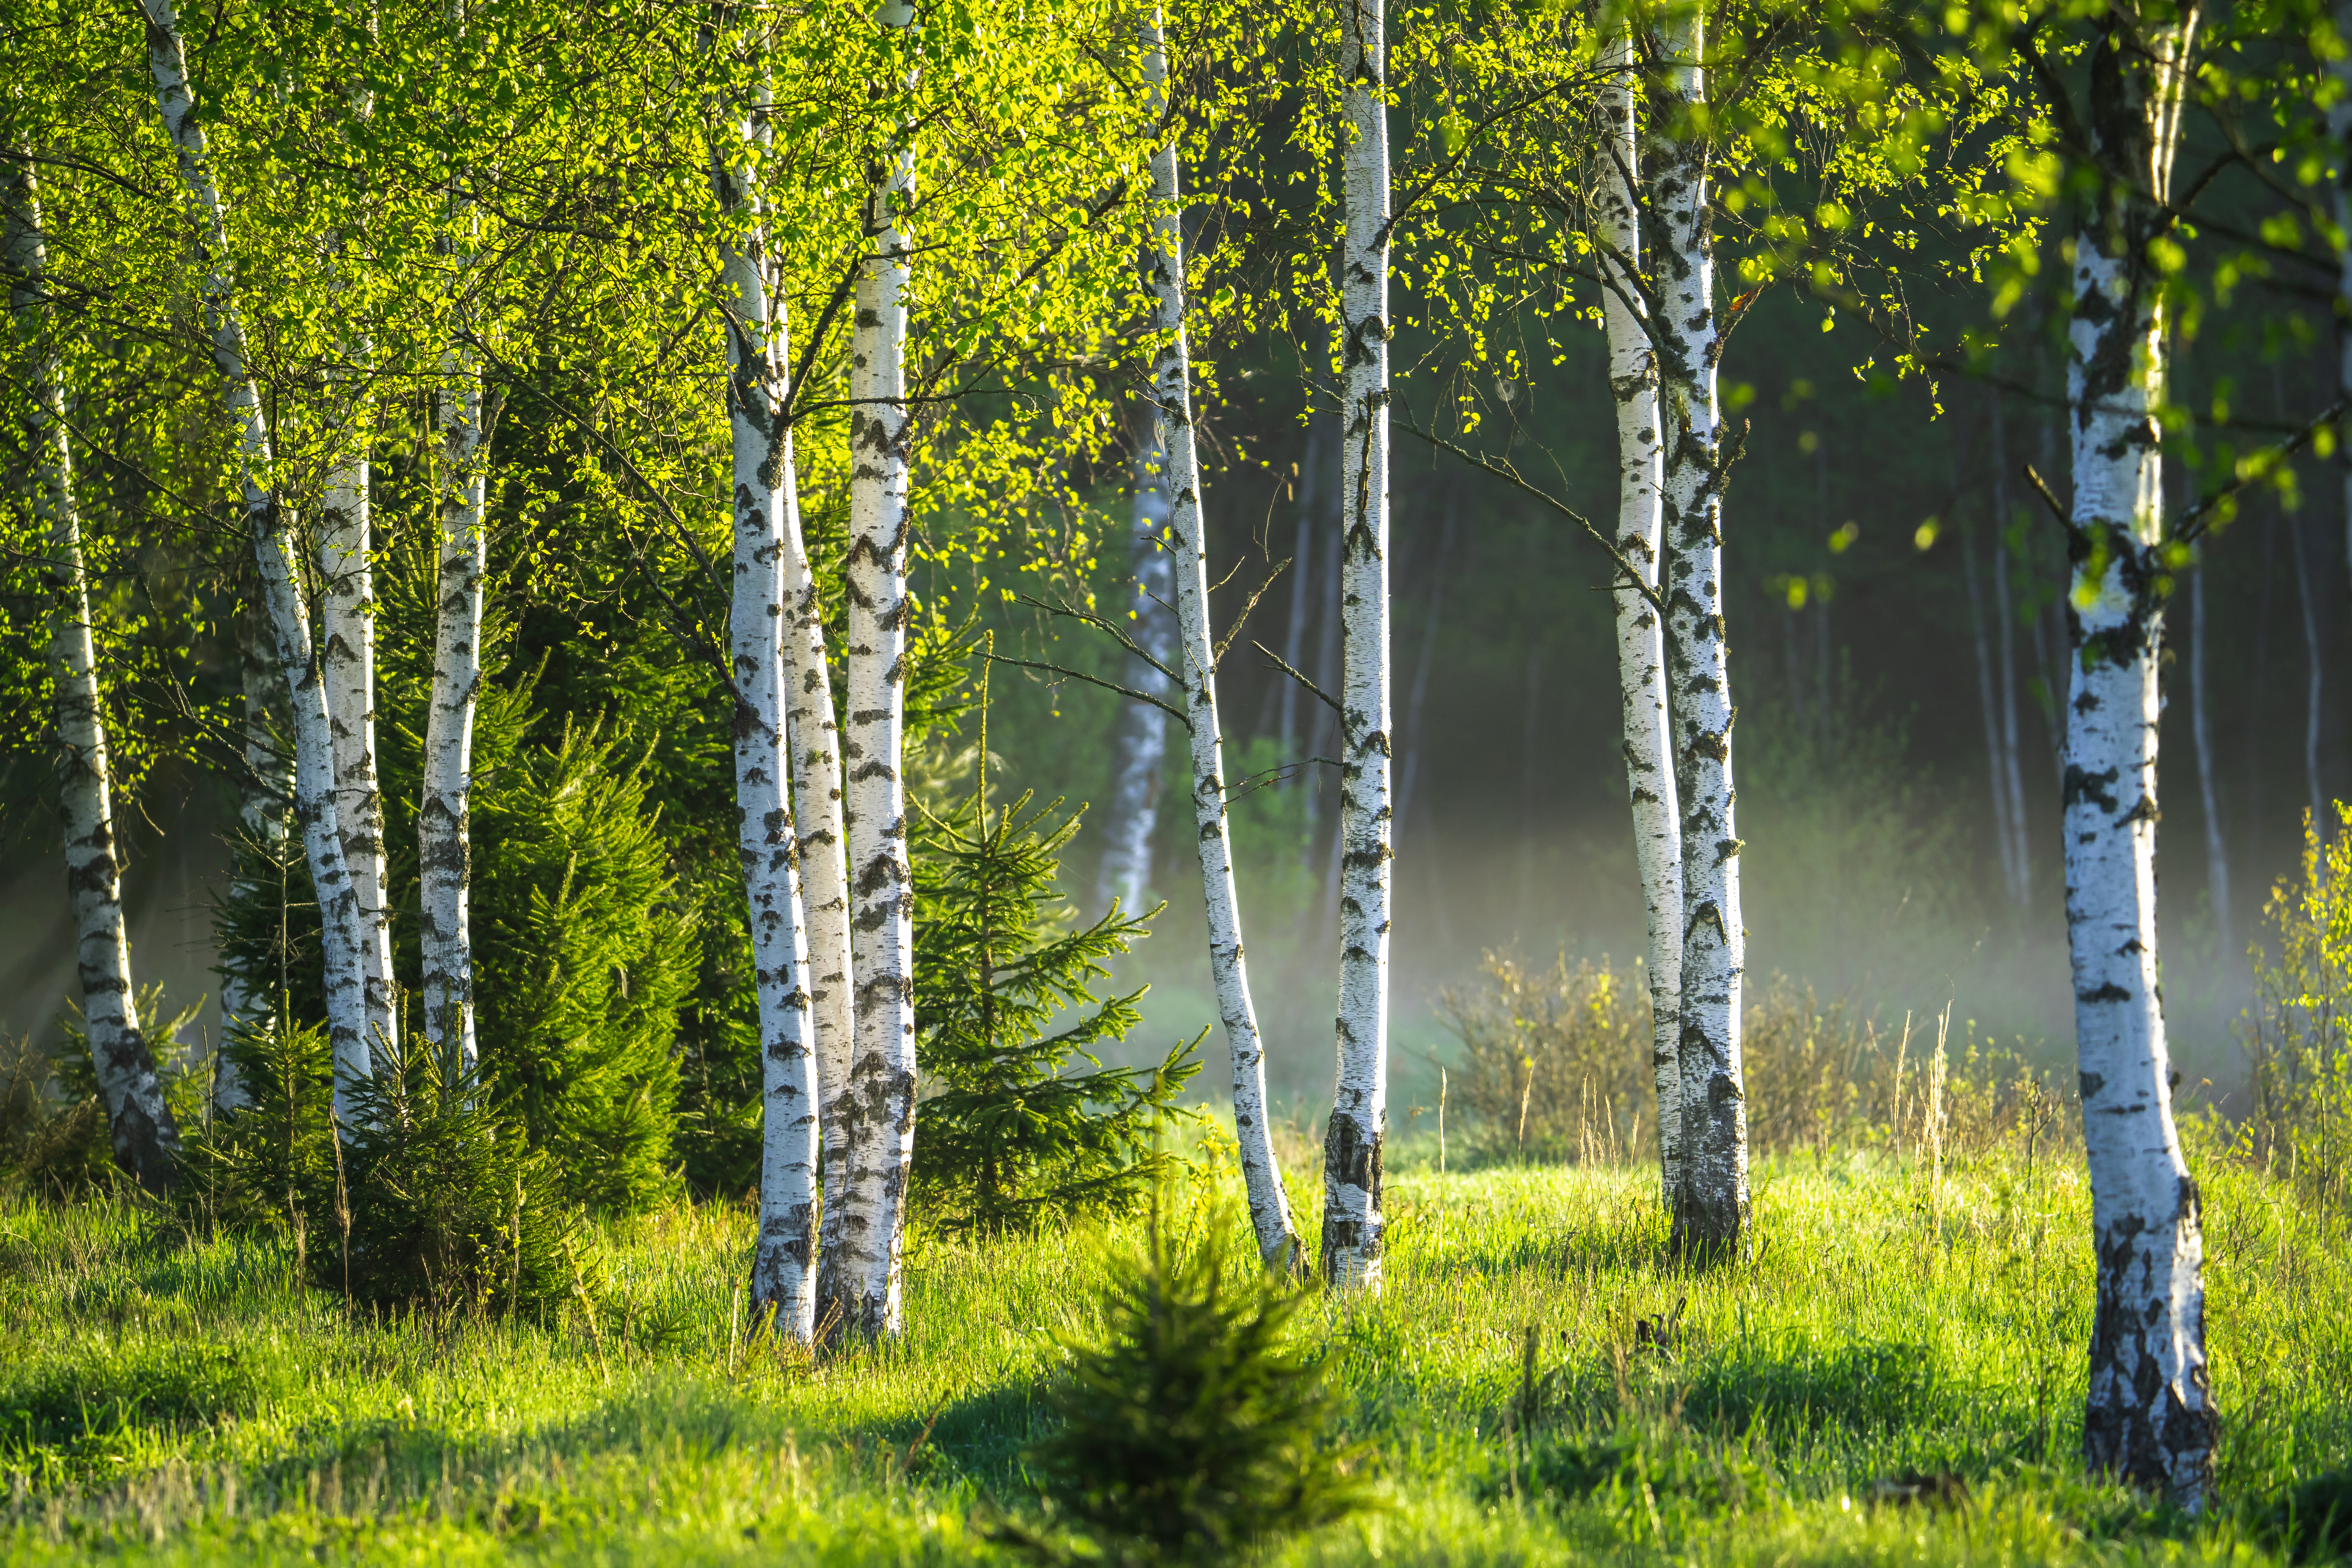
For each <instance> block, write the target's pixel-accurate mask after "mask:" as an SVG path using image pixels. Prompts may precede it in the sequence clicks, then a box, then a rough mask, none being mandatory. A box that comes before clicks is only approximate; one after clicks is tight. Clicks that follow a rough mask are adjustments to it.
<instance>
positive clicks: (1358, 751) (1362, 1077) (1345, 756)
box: [1323, 0, 1395, 1291]
mask: <svg viewBox="0 0 2352 1568" xmlns="http://www.w3.org/2000/svg"><path fill="white" fill-rule="evenodd" d="M1339 84H1340V96H1341V100H1342V105H1343V110H1344V113H1345V116H1346V120H1347V125H1348V139H1347V141H1346V142H1345V143H1344V153H1343V159H1344V161H1343V163H1342V164H1341V172H1340V183H1341V187H1342V190H1343V191H1344V193H1345V194H1344V201H1345V205H1346V216H1347V226H1346V230H1345V234H1344V236H1343V237H1342V240H1341V250H1340V257H1339V297H1340V311H1341V326H1342V335H1341V342H1340V349H1339V363H1340V395H1341V397H1342V399H1343V402H1342V405H1341V408H1340V414H1339V422H1340V437H1339V438H1340V509H1341V510H1340V543H1339V572H1340V586H1339V612H1340V619H1341V631H1340V638H1341V643H1342V650H1341V655H1340V663H1341V667H1342V670H1341V676H1340V687H1339V722H1340V739H1339V745H1340V752H1339V837H1340V840H1341V842H1342V843H1343V844H1344V846H1345V850H1344V853H1343V856H1342V858H1341V861H1340V873H1339V1086H1338V1089H1337V1092H1336V1095H1335V1097H1334V1100H1333V1104H1332V1107H1331V1121H1330V1126H1329V1130H1328V1132H1327V1133H1326V1135H1325V1137H1324V1140H1323V1279H1324V1282H1325V1283H1326V1284H1327V1285H1329V1286H1331V1287H1332V1288H1334V1289H1366V1290H1375V1291H1376V1290H1378V1289H1380V1286H1381V1244H1382V1235H1383V1230H1384V1221H1383V1218H1382V1215H1381V1154H1382V1150H1381V1144H1382V1142H1383V1140H1384V1138H1385V1137H1386V1135H1387V1131H1388V1107H1389V923H1390V922H1389V889H1390V880H1391V869H1392V868H1393V865H1394V861H1395V856H1394V854H1393V852H1392V850H1391V843H1390V832H1391V828H1392V826H1394V818H1393V816H1392V813H1391V803H1390V799H1389V763H1390V737H1391V724H1390V717H1389V706H1390V698H1389V576H1388V573H1389V407H1388V405H1389V334H1390V321H1389V237H1390V227H1391V225H1390V222H1389V134H1388V103H1389V91H1388V47H1387V39H1386V19H1385V16H1384V15H1383V12H1382V0H1350V3H1349V6H1348V9H1347V11H1346V13H1345V14H1344V16H1342V19H1341V23H1340V34H1339Z"/></svg>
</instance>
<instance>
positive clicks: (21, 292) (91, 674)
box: [6, 153, 180, 1193]
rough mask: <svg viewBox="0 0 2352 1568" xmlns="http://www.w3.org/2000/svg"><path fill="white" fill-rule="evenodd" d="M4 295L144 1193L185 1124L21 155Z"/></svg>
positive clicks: (110, 1044)
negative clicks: (132, 914) (93, 605)
mask: <svg viewBox="0 0 2352 1568" xmlns="http://www.w3.org/2000/svg"><path fill="white" fill-rule="evenodd" d="M6 200H7V208H8V212H7V243H6V255H7V263H8V272H9V276H10V278H11V279H13V281H12V284H11V286H10V289H9V299H8V303H9V307H10V314H11V316H12V318H13V319H14V321H15V324H16V331H17V334H18V339H17V341H18V345H19V347H20V348H22V349H24V350H26V351H27V353H26V356H25V364H26V370H27V371H28V373H29V379H30V381H31V385H30V387H29V388H28V389H27V390H29V392H30V393H31V395H30V396H29V397H27V398H26V399H25V400H24V401H23V403H22V404H21V405H20V408H21V413H20V416H19V434H20V435H21V437H22V439H23V443H24V450H25V453H26V456H27V458H29V459H30V460H31V466H32V470H33V472H32V485H31V488H30V498H29V499H30V500H31V501H32V512H33V517H34V521H36V522H37V523H39V524H40V525H41V529H42V531H43V533H44V534H46V535H47V554H46V556H45V558H44V559H43V561H42V563H41V585H42V588H43V589H44V591H45V592H46V593H47V597H48V601H49V604H48V620H49V649H48V654H49V679H50V682H51V685H52V686H53V687H54V689H55V691H54V701H55V705H56V718H57V727H58V804H59V805H61V806H62V807H63V815H64V816H65V829H66V890H67V894H68V899H69V900H70V902H71V905H72V910H73V922H74V957H75V963H76V967H77V968H78V969H79V972H80V979H81V1011H82V1025H83V1028H84V1031H85V1033H86V1034H87V1035H88V1036H89V1055H90V1065H91V1067H92V1069H93V1072H94V1076H95V1077H96V1078H97V1079H98V1093H99V1100H100V1103H101V1104H102V1105H103V1106H104V1107H105V1109H106V1122H107V1131H108V1133H109V1135H110V1139H111V1142H112V1143H113V1146H114V1163H116V1164H117V1165H120V1166H121V1168H122V1169H123V1171H124V1172H126V1173H128V1174H130V1175H131V1177H132V1178H133V1179H135V1180H136V1181H137V1182H138V1183H139V1184H140V1185H141V1186H142V1187H145V1188H146V1189H148V1190H149V1191H150V1192H156V1193H160V1192H163V1191H165V1190H167V1189H169V1188H170V1187H171V1186H172V1184H173V1182H174V1181H175V1180H176V1179H177V1177H178V1173H179V1170H178V1167H179V1158H180V1131H179V1128H178V1126H177V1125H176V1124H174V1123H173V1120H172V1112H171V1108H170V1107H169V1106H167V1105H165V1104H164V1102H163V1080H162V1079H161V1078H160V1077H159V1076H158V1075H157V1073H156V1071H155V1056H154V1053H153V1051H152V1050H151V1049H150V1048H149V1047H148V1042H147V1037H146V1035H145V1033H144V1032H143V1031H142V1029H141V1028H140V1026H139V999H138V994H137V993H136V992H135V991H134V990H133V989H132V987H131V941H130V937H129V935H128V934H127V932H126V931H125V929H124V926H123V921H122V885H121V862H120V861H119V860H118V859H117V858H115V838H114V810H113V803H112V800H111V785H112V774H111V772H110V768H109V764H108V759H107V750H106V717H105V710H104V707H103V704H102V700H101V699H100V694H99V689H98V658H97V653H96V650H95V649H94V648H93V647H92V646H91V642H90V626H89V577H88V575H87V574H86V572H85V570H84V567H83V562H82V552H81V520H80V516H79V512H78V510H76V507H75V504H74V489H73V447H72V445H71V443H70V441H69V439H68V436H67V432H66V399H65V379H64V373H63V370H62V368H61V366H60V363H59V355H58V347H57V342H56V339H55V338H54V336H53V335H52V332H51V329H50V323H49V321H47V305H48V286H47V276H46V273H47V260H48V258H47V247H46V245H45V244H44V241H43V238H42V233H41V207H40V193H39V189H38V187H37V184H36V182H35V179H34V175H33V163H32V159H31V157H30V155H29V153H27V154H26V156H24V157H23V158H22V159H21V160H12V161H11V167H10V173H9V175H8V179H7V196H6Z"/></svg>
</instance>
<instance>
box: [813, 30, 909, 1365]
mask: <svg viewBox="0 0 2352 1568" xmlns="http://www.w3.org/2000/svg"><path fill="white" fill-rule="evenodd" d="M876 15H877V20H878V22H879V23H880V25H881V26H884V27H886V28H888V29H892V30H894V31H895V32H897V33H898V34H899V35H901V36H903V37H911V29H910V27H909V24H910V23H911V22H912V21H913V19H914V11H913V8H912V7H911V6H909V5H906V4H904V3H903V0H883V4H882V5H881V8H880V9H879V10H878V11H877V13H876ZM887 135H888V136H889V138H890V141H889V142H888V143H887V144H886V145H885V146H884V147H883V148H882V149H881V150H880V151H879V152H878V153H877V154H876V156H875V161H874V164H873V169H872V184H871V185H870V187H869V191H868V195H867V197H866V212H865V226H866V236H867V241H866V243H867V246H868V248H867V250H866V258H865V259H864V260H863V261H862V262H861V263H860V264H859V268H858V273H857V283H856V322H855V325H854V326H853V328H852V330H851V336H850V348H849V363H850V373H849V380H850V389H849V391H850V397H851V400H852V408H851V413H850V437H849V446H850V462H851V465H852V467H851V469H850V479H849V554H848V559H847V562H846V563H845V583H844V588H845V594H846V595H847V598H848V607H849V618H848V629H847V633H846V637H845V648H844V664H845V672H846V674H847V677H848V702H849V711H848V727H847V729H846V731H845V733H844V735H843V737H842V752H843V762H844V764H845V773H846V783H847V792H846V793H847V803H846V804H847V812H846V816H847V817H848V826H849V865H850V868H851V875H850V883H849V887H850V900H851V902H850V924H851V926H852V927H853V929H854V930H855V931H856V937H855V938H854V940H853V944H852V947H851V964H852V968H851V977H852V983H853V984H852V990H853V994H854V996H855V998H856V1000H855V1003H854V1011H855V1028H856V1045H855V1047H853V1055H852V1058H851V1060H850V1064H849V1073H848V1079H847V1081H846V1082H845V1084H844V1086H843V1089H842V1093H841V1095H840V1097H839V1099H838V1100H837V1101H836V1102H835V1115H836V1116H837V1117H838V1118H839V1119H840V1121H841V1123H842V1130H843V1140H842V1142H843V1148H844V1152H845V1154H846V1156H847V1160H848V1166H849V1169H848V1175H847V1185H846V1188H845V1191H844V1193H843V1201H842V1217H841V1226H840V1229H839V1231H838V1233H837V1240H835V1235H836V1233H835V1232H834V1230H833V1227H832V1226H827V1227H826V1229H827V1239H828V1240H830V1241H833V1242H834V1247H828V1248H827V1251H828V1257H827V1259H826V1268H827V1270H828V1274H829V1275H831V1270H832V1269H833V1268H835V1266H836V1259H835V1258H833V1257H832V1256H830V1254H831V1253H832V1252H833V1250H834V1248H835V1247H837V1248H838V1250H839V1253H840V1257H839V1258H838V1259H837V1266H838V1268H840V1273H839V1274H838V1275H837V1276H831V1282H832V1283H834V1284H835V1288H836V1289H838V1290H839V1292H840V1294H839V1295H838V1296H837V1297H835V1296H831V1295H828V1297H827V1299H826V1300H824V1302H823V1303H822V1304H821V1306H820V1309H819V1310H820V1311H821V1312H822V1313H823V1314H824V1316H825V1317H827V1318H833V1317H835V1316H836V1315H837V1317H838V1320H839V1327H840V1328H841V1329H842V1330H843V1331H853V1332H856V1333H860V1334H887V1335H895V1334H897V1333H898V1331H899V1328H900V1326H901V1316H900V1302H899V1288H900V1274H901V1268H902V1259H903V1251H904V1247H905V1241H906V1224H907V1215H906V1193H907V1171H908V1164H909V1163H910V1162H911V1161H912V1160H913V1158H914V1149H915V1012H914V990H913V987H914V969H913V965H914V889H913V884H912V880H911V877H912V871H911V868H910V867H909V865H908V859H907V801H906V780H905V767H906V756H905V751H906V655H907V623H908V616H909V614H910V613H911V609H912V605H911V601H910V596H909V591H908V583H907V545H908V535H907V522H908V512H907V500H908V495H907V482H908V443H909V441H910V439H911V430H910V421H909V418H908V406H907V401H906V396H907V364H906V355H907V289H908V242H907V239H906V237H905V235H904V234H903V233H902V232H901V230H900V223H901V221H902V217H903V215H904V213H905V210H906V208H907V206H908V204H909V202H910V201H911V200H912V197H913V194H914V175H915V155H914V148H913V145H912V143H911V142H910V141H909V140H908V135H907V132H906V130H905V128H903V127H895V128H893V129H892V130H891V131H890V132H887Z"/></svg>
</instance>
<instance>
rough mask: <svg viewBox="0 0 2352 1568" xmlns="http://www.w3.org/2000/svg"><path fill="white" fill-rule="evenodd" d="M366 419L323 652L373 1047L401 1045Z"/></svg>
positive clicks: (326, 583) (324, 554)
mask: <svg viewBox="0 0 2352 1568" xmlns="http://www.w3.org/2000/svg"><path fill="white" fill-rule="evenodd" d="M363 424H364V416H359V417H355V418H354V419H353V420H352V426H350V427H348V428H347V433H346V434H345V436H344V441H345V442H346V443H347V444H348V449H347V455H346V456H345V458H343V460H341V461H340V462H338V463H337V464H336V465H335V468H334V469H333V471H332V472H331V474H329V476H328V479H327V493H326V497H325V500H324V504H323V505H322V506H321V507H320V543H319V589H320V592H319V600H320V617H319V618H320V659H321V662H322V663H323V664H324V666H325V673H326V685H327V717H328V722H329V724H330V725H331V728H332V730H333V740H334V752H335V819H336V823H337V826H339V827H341V831H342V840H343V863H344V865H345V866H347V867H349V868H350V869H351V874H352V896H353V897H354V899H355V900H357V902H358V905H359V921H360V963H361V979H362V984H363V985H364V986H365V988H366V996H367V1036H368V1042H369V1047H370V1048H371V1049H373V1048H375V1047H378V1046H380V1045H384V1044H390V1043H394V1042H396V1041H397V1039H398V1038H399V1034H400V1020H399V1015H398V1011H397V1009H396V1007H395V1005H394V997H393V984H394V982H393V973H392V909H391V903H390V895H389V893H388V891H387V889H386V882H387V874H386V871H385V868H384V843H383V789H382V787H381V786H380V784H378V783H377V779H376V766H375V589H374V569H373V565H372V564H371V562H370V556H371V552H373V548H374V541H373V528H372V502H371V499H370V496H369V489H370V484H369V463H368V456H367V449H366V447H365V445H364V442H365V437H364V436H363V435H362V434H361V429H362V427H363Z"/></svg>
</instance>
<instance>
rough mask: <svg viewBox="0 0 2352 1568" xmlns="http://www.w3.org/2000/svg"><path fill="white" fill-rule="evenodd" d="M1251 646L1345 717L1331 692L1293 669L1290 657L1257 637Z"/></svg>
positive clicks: (1252, 640) (1251, 641) (1253, 638)
mask: <svg viewBox="0 0 2352 1568" xmlns="http://www.w3.org/2000/svg"><path fill="white" fill-rule="evenodd" d="M1250 647H1254V648H1255V649H1257V651H1258V652H1260V653H1262V654H1264V655H1265V657H1266V658H1270V659H1272V660H1274V665H1273V668H1276V669H1278V670H1280V671H1282V673H1283V674H1285V675H1286V676H1288V677H1290V679H1293V680H1295V681H1297V682H1298V684H1299V685H1301V686H1303V687H1305V688H1307V690H1308V691H1309V692H1311V693H1313V694H1314V695H1315V696H1316V697H1317V698H1318V699H1320V700H1322V701H1324V702H1325V703H1327V704H1328V705H1329V707H1330V709H1331V711H1332V712H1334V713H1339V714H1340V715H1341V716H1342V717H1345V710H1343V709H1341V708H1340V706H1339V703H1337V702H1336V701H1333V700H1332V698H1331V694H1330V693H1329V692H1328V691H1326V690H1324V689H1322V688H1321V687H1319V686H1318V685H1316V684H1315V683H1314V682H1313V681H1311V680H1309V679H1307V678H1306V677H1305V676H1303V675H1301V674H1299V673H1298V671H1297V670H1296V669H1293V668H1291V667H1290V661H1289V660H1288V659H1286V658H1283V657H1282V656H1281V655H1280V654H1278V653H1276V652H1275V651H1274V649H1272V648H1270V647H1266V646H1265V644H1264V643H1262V642H1260V641H1258V640H1257V639H1256V638H1255V637H1252V638H1250Z"/></svg>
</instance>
